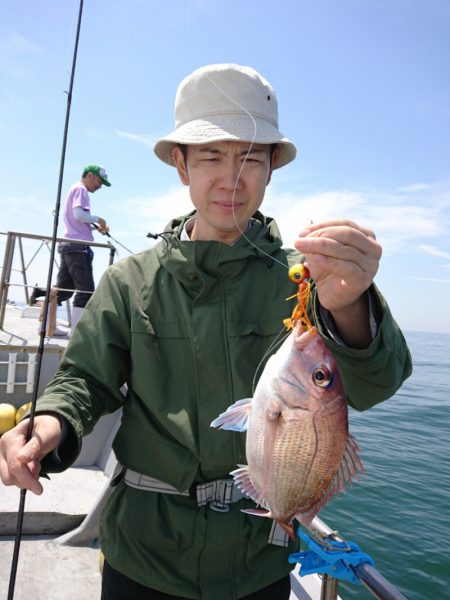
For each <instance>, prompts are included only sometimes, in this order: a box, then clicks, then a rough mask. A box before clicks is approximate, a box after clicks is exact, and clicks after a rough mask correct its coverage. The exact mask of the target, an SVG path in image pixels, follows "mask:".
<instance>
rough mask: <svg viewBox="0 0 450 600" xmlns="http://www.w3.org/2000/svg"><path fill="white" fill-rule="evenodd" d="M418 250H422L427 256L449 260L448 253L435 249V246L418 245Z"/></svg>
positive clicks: (449, 253)
mask: <svg viewBox="0 0 450 600" xmlns="http://www.w3.org/2000/svg"><path fill="white" fill-rule="evenodd" d="M419 250H423V251H424V252H426V253H427V254H431V256H440V257H442V258H448V259H449V260H450V252H444V251H443V250H439V248H435V246H430V245H428V244H420V245H419Z"/></svg>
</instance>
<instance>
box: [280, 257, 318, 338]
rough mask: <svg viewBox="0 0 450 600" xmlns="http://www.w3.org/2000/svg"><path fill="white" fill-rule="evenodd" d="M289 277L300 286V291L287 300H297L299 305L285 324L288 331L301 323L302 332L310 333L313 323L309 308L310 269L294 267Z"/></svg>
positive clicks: (302, 265) (301, 266) (285, 320)
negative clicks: (310, 318) (309, 315)
mask: <svg viewBox="0 0 450 600" xmlns="http://www.w3.org/2000/svg"><path fill="white" fill-rule="evenodd" d="M288 276H289V279H290V280H291V281H292V282H293V283H296V284H297V285H298V290H297V293H296V294H294V295H293V296H289V298H286V300H292V298H297V304H296V305H295V307H294V310H293V311H292V315H291V316H290V317H289V318H288V319H284V321H283V324H284V326H285V327H286V329H292V328H293V327H294V326H295V325H296V324H297V323H299V325H300V328H301V330H302V331H309V330H310V329H312V325H311V321H310V320H309V317H308V306H309V302H310V300H311V284H310V277H311V275H310V272H309V269H308V267H307V266H306V265H304V264H302V263H298V264H295V265H292V267H291V268H290V269H289V271H288Z"/></svg>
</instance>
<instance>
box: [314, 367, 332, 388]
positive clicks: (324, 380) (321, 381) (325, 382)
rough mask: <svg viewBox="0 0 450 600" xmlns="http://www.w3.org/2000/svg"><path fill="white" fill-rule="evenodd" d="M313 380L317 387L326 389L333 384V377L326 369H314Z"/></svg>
mask: <svg viewBox="0 0 450 600" xmlns="http://www.w3.org/2000/svg"><path fill="white" fill-rule="evenodd" d="M312 380H313V383H314V385H317V387H322V388H326V387H328V386H329V385H330V384H331V383H332V381H333V376H332V375H331V373H330V371H329V370H328V369H327V368H326V367H319V368H318V369H314V371H313V374H312Z"/></svg>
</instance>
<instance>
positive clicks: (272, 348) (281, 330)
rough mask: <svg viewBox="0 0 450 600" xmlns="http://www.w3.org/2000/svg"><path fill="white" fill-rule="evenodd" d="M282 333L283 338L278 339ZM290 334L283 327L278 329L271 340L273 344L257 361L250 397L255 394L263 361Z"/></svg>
mask: <svg viewBox="0 0 450 600" xmlns="http://www.w3.org/2000/svg"><path fill="white" fill-rule="evenodd" d="M283 333H284V336H283V337H282V338H281V339H280V336H281V335H282V334H283ZM290 334H291V332H290V330H287V329H286V328H285V327H283V328H282V329H280V331H279V332H278V333H277V337H276V338H275V339H274V340H273V342H272V343H271V344H270V346H269V347H268V348H267V350H266V351H265V352H264V354H263V356H262V358H261V360H260V361H259V363H258V365H257V367H256V369H255V373H254V375H253V380H252V395H254V394H255V389H256V379H257V377H258V374H259V371H260V369H261V367H262V365H263V363H264V361H265V360H266V359H267V357H268V356H270V355H271V354H272V352H274V351H276V350H277V349H278V348H279V347H280V346H281V344H282V343H283V342H284V341H285V340H286V338H287V337H289V335H290Z"/></svg>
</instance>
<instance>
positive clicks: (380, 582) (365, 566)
mask: <svg viewBox="0 0 450 600" xmlns="http://www.w3.org/2000/svg"><path fill="white" fill-rule="evenodd" d="M308 529H309V531H310V532H311V533H312V535H313V536H315V537H317V538H322V539H323V538H324V537H325V536H330V535H331V536H333V539H335V540H339V541H345V540H343V538H342V537H341V536H340V535H339V534H338V533H337V532H336V531H333V530H332V529H331V528H330V527H329V526H328V525H327V524H326V523H325V522H324V521H322V519H320V518H319V517H315V519H314V520H313V521H312V523H311V525H310V526H309V527H308ZM349 568H350V569H351V570H352V571H353V573H354V575H355V576H356V578H358V579H359V580H360V582H361V583H362V584H363V585H364V586H365V587H366V589H367V590H368V591H369V592H370V593H371V594H372V595H373V596H374V597H375V598H378V599H379V600H407V598H406V596H404V595H403V594H402V593H401V592H400V591H399V590H398V589H397V588H396V587H395V586H394V585H393V584H392V583H390V582H389V581H388V580H387V579H386V578H385V577H384V576H383V575H382V574H381V573H380V572H379V571H377V569H375V567H374V566H373V565H372V564H370V563H369V562H361V563H360V564H358V565H356V566H350V567H349ZM321 578H322V585H321V595H320V600H337V599H338V598H339V596H338V588H339V579H336V578H335V577H332V576H331V575H329V574H327V573H324V574H323V575H322V576H321Z"/></svg>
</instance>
